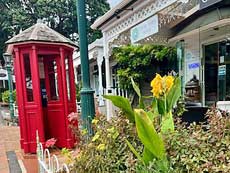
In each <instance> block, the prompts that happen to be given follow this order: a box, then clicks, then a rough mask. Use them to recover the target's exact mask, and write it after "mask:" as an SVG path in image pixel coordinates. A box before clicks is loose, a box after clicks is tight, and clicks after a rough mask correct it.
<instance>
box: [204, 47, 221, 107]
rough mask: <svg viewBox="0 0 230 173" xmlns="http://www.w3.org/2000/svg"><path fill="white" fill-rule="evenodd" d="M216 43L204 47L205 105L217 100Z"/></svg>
mask: <svg viewBox="0 0 230 173" xmlns="http://www.w3.org/2000/svg"><path fill="white" fill-rule="evenodd" d="M217 73H218V43H215V44H211V45H208V46H205V104H206V105H212V104H215V102H216V101H217V100H218V94H217V88H218V86H217Z"/></svg>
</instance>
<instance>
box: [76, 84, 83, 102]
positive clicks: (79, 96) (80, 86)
mask: <svg viewBox="0 0 230 173" xmlns="http://www.w3.org/2000/svg"><path fill="white" fill-rule="evenodd" d="M81 88H82V84H81V83H78V84H75V89H76V99H77V101H78V102H80V101H81Z"/></svg>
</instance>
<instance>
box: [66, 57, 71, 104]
mask: <svg viewBox="0 0 230 173" xmlns="http://www.w3.org/2000/svg"><path fill="white" fill-rule="evenodd" d="M65 68H66V82H67V95H68V100H71V96H70V75H69V59H68V57H66V58H65Z"/></svg>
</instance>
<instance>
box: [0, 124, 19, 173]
mask: <svg viewBox="0 0 230 173" xmlns="http://www.w3.org/2000/svg"><path fill="white" fill-rule="evenodd" d="M8 151H15V152H16V153H17V152H20V151H21V150H20V144H19V127H13V126H0V172H1V173H8V172H9V166H8V160H7V155H6V152H8Z"/></svg>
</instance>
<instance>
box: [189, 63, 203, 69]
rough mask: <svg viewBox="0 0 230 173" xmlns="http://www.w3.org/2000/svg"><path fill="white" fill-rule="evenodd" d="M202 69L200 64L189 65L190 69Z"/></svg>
mask: <svg viewBox="0 0 230 173" xmlns="http://www.w3.org/2000/svg"><path fill="white" fill-rule="evenodd" d="M199 67H200V63H199V62H196V63H192V64H189V65H188V68H189V69H195V68H199Z"/></svg>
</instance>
